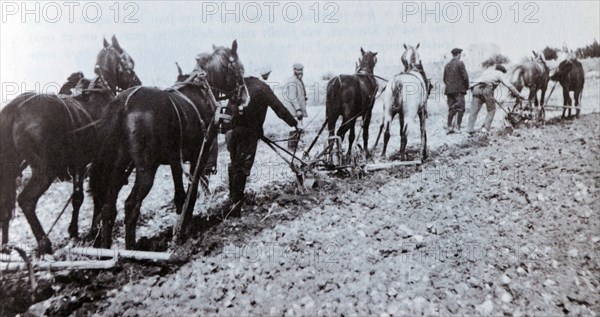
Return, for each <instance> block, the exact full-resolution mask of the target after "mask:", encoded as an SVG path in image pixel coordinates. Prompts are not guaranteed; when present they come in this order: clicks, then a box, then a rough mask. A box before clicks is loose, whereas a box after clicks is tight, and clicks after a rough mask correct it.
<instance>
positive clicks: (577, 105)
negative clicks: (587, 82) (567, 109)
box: [573, 89, 581, 118]
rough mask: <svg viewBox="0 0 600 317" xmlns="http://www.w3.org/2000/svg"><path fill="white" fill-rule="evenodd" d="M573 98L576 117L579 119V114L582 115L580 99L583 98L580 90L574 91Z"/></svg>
mask: <svg viewBox="0 0 600 317" xmlns="http://www.w3.org/2000/svg"><path fill="white" fill-rule="evenodd" d="M573 97H574V98H575V108H576V109H575V117H576V118H579V114H580V113H581V109H579V107H580V105H579V99H580V98H581V90H580V89H576V90H575V91H573Z"/></svg>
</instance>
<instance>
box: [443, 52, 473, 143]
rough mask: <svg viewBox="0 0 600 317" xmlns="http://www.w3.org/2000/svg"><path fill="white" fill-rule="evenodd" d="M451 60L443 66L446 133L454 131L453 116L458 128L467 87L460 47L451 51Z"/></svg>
mask: <svg viewBox="0 0 600 317" xmlns="http://www.w3.org/2000/svg"><path fill="white" fill-rule="evenodd" d="M451 53H452V60H450V62H448V64H446V67H445V68H444V84H445V85H446V89H445V90H444V94H445V95H446V96H447V97H448V134H451V133H454V124H453V122H454V116H455V115H456V127H457V129H458V130H460V125H461V123H462V119H463V115H464V113H465V94H466V93H467V89H469V75H468V74H467V69H466V68H465V64H464V63H463V62H462V61H461V60H460V57H461V53H462V49H460V48H455V49H453V50H452V51H451Z"/></svg>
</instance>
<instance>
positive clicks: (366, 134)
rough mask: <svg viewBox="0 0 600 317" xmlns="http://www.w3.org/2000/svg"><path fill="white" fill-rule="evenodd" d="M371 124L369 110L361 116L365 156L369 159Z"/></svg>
mask: <svg viewBox="0 0 600 317" xmlns="http://www.w3.org/2000/svg"><path fill="white" fill-rule="evenodd" d="M370 124H371V112H370V111H369V112H368V113H367V114H366V115H365V117H364V118H363V126H362V129H363V145H364V149H365V157H366V158H367V159H369V158H370V157H371V153H369V125H370Z"/></svg>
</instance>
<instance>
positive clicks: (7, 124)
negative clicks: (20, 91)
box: [0, 99, 21, 239]
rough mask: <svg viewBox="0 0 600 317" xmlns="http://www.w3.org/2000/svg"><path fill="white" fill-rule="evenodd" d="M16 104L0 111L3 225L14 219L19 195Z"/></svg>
mask: <svg viewBox="0 0 600 317" xmlns="http://www.w3.org/2000/svg"><path fill="white" fill-rule="evenodd" d="M16 102H20V101H17V99H15V100H13V101H12V102H11V103H9V104H7V105H6V106H5V107H4V108H3V109H2V111H0V223H2V224H3V225H5V223H4V222H5V221H6V225H7V224H8V221H9V220H10V219H11V218H12V211H13V209H14V208H15V200H16V195H17V188H16V178H17V176H18V175H19V173H20V170H19V165H20V163H21V161H20V160H19V157H18V155H17V150H16V146H15V142H14V139H13V133H12V128H13V123H14V120H15V116H16V112H17V108H18V104H17V103H16ZM3 238H4V237H3ZM6 239H8V237H6Z"/></svg>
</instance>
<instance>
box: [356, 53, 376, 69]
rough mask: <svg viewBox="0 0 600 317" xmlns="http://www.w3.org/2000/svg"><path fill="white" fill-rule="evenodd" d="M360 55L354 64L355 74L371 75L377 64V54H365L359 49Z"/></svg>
mask: <svg viewBox="0 0 600 317" xmlns="http://www.w3.org/2000/svg"><path fill="white" fill-rule="evenodd" d="M360 53H361V54H362V56H361V57H360V58H359V59H358V63H357V64H356V72H357V73H361V72H362V73H366V74H369V75H373V69H374V68H375V64H377V52H371V51H366V52H365V50H363V48H362V47H361V48H360Z"/></svg>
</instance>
